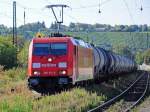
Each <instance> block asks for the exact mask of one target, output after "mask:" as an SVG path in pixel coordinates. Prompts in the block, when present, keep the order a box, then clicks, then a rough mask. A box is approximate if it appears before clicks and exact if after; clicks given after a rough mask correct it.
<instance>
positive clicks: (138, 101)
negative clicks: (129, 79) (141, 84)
mask: <svg viewBox="0 0 150 112" xmlns="http://www.w3.org/2000/svg"><path fill="white" fill-rule="evenodd" d="M146 74H147V81H146V87H145V90H144V92H143V94H142V95H141V97H140V98H139V99H138V100H137V101H136V102H135V103H133V105H131V106H130V107H129V108H127V109H126V110H125V111H124V112H129V111H130V110H131V109H132V108H134V107H135V106H136V105H137V104H138V103H140V101H141V100H142V99H143V98H144V96H145V95H146V92H147V90H148V86H149V74H148V73H146Z"/></svg>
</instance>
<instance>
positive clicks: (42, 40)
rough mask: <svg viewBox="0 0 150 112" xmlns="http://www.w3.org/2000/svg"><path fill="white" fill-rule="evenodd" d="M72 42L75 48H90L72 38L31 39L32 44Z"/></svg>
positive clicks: (88, 45)
mask: <svg viewBox="0 0 150 112" xmlns="http://www.w3.org/2000/svg"><path fill="white" fill-rule="evenodd" d="M69 41H70V42H72V44H74V45H76V46H82V47H85V48H92V46H91V45H90V44H89V43H86V42H84V41H83V40H79V39H75V38H73V37H69V36H68V37H43V38H33V43H48V42H69Z"/></svg>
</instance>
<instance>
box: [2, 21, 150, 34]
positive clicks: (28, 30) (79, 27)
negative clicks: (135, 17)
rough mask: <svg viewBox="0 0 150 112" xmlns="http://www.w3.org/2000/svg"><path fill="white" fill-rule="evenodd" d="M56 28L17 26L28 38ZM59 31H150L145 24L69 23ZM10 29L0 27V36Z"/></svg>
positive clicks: (42, 25) (40, 24) (54, 26)
mask: <svg viewBox="0 0 150 112" xmlns="http://www.w3.org/2000/svg"><path fill="white" fill-rule="evenodd" d="M57 28H58V26H57V24H56V23H51V25H50V27H49V28H47V27H46V26H45V23H44V22H42V23H40V22H35V23H28V24H26V25H22V26H19V27H18V28H17V32H18V34H21V35H22V34H23V35H26V36H30V35H32V34H34V33H36V32H39V31H40V32H41V31H42V32H44V33H46V34H49V32H51V31H56V30H57ZM60 30H61V31H65V32H67V31H71V32H77V31H79V32H83V31H84V32H142V31H144V32H147V31H150V26H148V25H147V24H144V25H115V26H111V25H108V24H99V23H96V24H93V25H91V24H86V23H70V24H69V25H68V26H66V25H61V26H60ZM12 31H13V30H12V28H8V27H6V26H4V25H0V35H7V34H12Z"/></svg>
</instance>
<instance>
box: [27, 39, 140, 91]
mask: <svg viewBox="0 0 150 112" xmlns="http://www.w3.org/2000/svg"><path fill="white" fill-rule="evenodd" d="M136 69H137V65H136V63H135V62H134V61H133V60H131V59H129V58H126V57H124V56H120V55H117V54H115V53H112V52H110V51H106V50H105V49H103V48H100V47H96V46H93V45H91V44H89V43H86V42H84V41H83V40H78V39H75V38H73V37H69V36H62V37H57V36H53V37H45V38H33V40H32V41H31V43H30V46H29V56H28V74H27V75H28V86H29V88H30V89H37V88H42V89H46V88H51V87H57V86H60V85H61V86H63V85H75V84H77V83H79V82H84V81H88V80H98V79H100V78H101V77H110V76H114V75H117V74H120V75H121V73H126V72H133V71H135V70H136Z"/></svg>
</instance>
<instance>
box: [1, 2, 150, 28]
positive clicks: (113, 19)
mask: <svg viewBox="0 0 150 112" xmlns="http://www.w3.org/2000/svg"><path fill="white" fill-rule="evenodd" d="M12 4H13V0H0V24H4V25H6V26H8V27H12V21H13V20H12V16H13V10H12V9H13V6H12ZM16 4H17V9H16V11H17V26H20V25H23V24H24V18H23V17H24V10H25V12H26V23H32V22H37V21H40V22H43V21H44V22H45V24H46V26H47V27H49V26H50V25H51V23H52V22H55V18H54V16H53V14H52V11H51V10H50V9H47V8H45V6H46V5H52V4H66V5H68V6H69V7H70V8H65V9H64V23H63V24H64V25H69V23H70V22H75V23H88V24H95V23H100V24H110V25H113V26H114V25H119V24H123V25H131V24H137V25H141V24H148V25H150V0H16ZM99 4H100V5H99ZM99 6H100V10H101V13H98V11H99ZM141 6H142V7H143V11H141V10H140V8H141ZM54 10H55V11H56V14H57V15H58V16H60V14H59V11H60V9H54Z"/></svg>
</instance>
